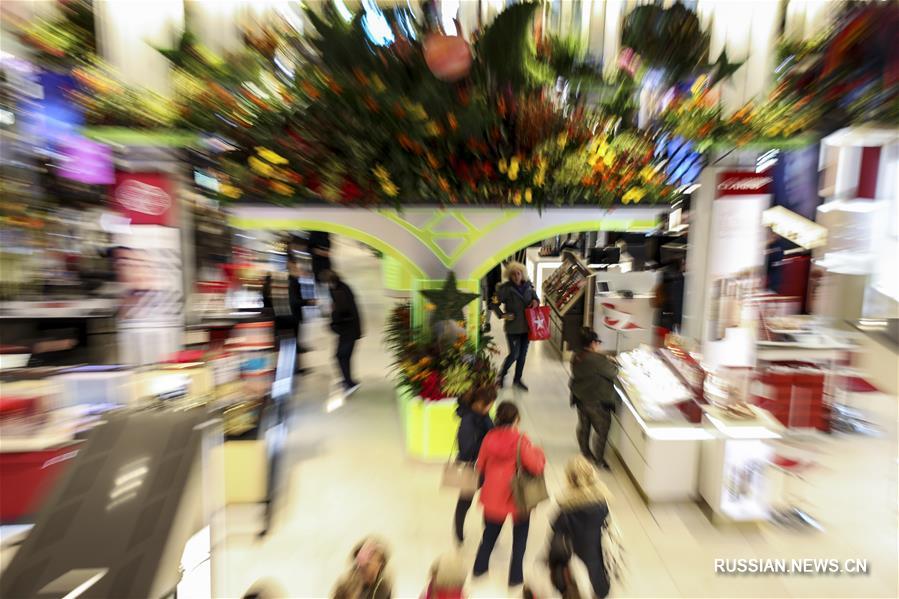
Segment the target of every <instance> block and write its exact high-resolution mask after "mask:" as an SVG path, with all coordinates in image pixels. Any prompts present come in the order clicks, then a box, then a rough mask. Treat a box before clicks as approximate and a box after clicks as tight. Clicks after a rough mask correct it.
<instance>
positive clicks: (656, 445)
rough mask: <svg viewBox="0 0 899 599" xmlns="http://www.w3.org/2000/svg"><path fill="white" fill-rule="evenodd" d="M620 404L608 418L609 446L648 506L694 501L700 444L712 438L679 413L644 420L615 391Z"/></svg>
mask: <svg viewBox="0 0 899 599" xmlns="http://www.w3.org/2000/svg"><path fill="white" fill-rule="evenodd" d="M615 389H616V391H617V392H618V396H619V397H620V398H621V403H620V404H619V406H618V409H617V410H616V412H615V415H614V417H613V418H612V428H611V430H610V431H609V443H610V444H611V446H612V447H613V448H614V449H615V451H616V452H617V453H618V455H619V457H620V458H621V461H622V462H623V463H624V465H625V466H626V467H627V469H628V471H629V472H630V475H631V478H633V480H634V482H635V483H636V484H637V486H638V488H639V489H640V492H641V493H642V494H643V496H644V497H645V498H646V500H647V501H649V502H658V501H683V500H691V499H694V498H695V497H696V493H697V483H698V480H699V455H700V444H701V443H702V442H703V441H706V440H709V439H711V438H712V436H711V433H710V432H709V431H707V430H706V429H704V428H703V427H702V426H699V425H696V424H692V423H690V422H688V421H687V420H686V418H684V417H683V416H682V415H680V413H679V412H677V413H672V414H671V416H670V419H666V420H648V419H646V418H644V417H643V415H642V414H641V410H639V409H638V408H637V407H635V404H634V403H633V402H632V401H631V400H630V398H629V397H628V395H627V393H626V392H625V391H624V390H623V389H622V388H621V387H619V386H616V387H615Z"/></svg>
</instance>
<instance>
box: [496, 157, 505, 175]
mask: <svg viewBox="0 0 899 599" xmlns="http://www.w3.org/2000/svg"><path fill="white" fill-rule="evenodd" d="M496 166H497V168H498V169H499V172H501V173H505V172H506V171H507V170H508V166H506V159H505V158H500V159H499V162H497V163H496Z"/></svg>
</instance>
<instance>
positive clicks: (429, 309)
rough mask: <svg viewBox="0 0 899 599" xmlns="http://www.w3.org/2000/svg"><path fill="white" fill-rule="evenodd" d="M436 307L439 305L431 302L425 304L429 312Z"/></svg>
mask: <svg viewBox="0 0 899 599" xmlns="http://www.w3.org/2000/svg"><path fill="white" fill-rule="evenodd" d="M436 308H437V306H435V305H434V304H432V303H431V302H428V303H426V304H425V310H427V311H428V312H433V311H434V310H435V309H436Z"/></svg>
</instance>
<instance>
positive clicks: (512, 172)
mask: <svg viewBox="0 0 899 599" xmlns="http://www.w3.org/2000/svg"><path fill="white" fill-rule="evenodd" d="M519 166H520V165H519V161H518V158H517V157H515V158H512V160H510V161H509V180H510V181H514V180H515V179H517V178H518V169H519Z"/></svg>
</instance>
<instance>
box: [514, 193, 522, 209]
mask: <svg viewBox="0 0 899 599" xmlns="http://www.w3.org/2000/svg"><path fill="white" fill-rule="evenodd" d="M512 203H513V204H515V205H516V206H521V191H516V192H515V195H513V196H512Z"/></svg>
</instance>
